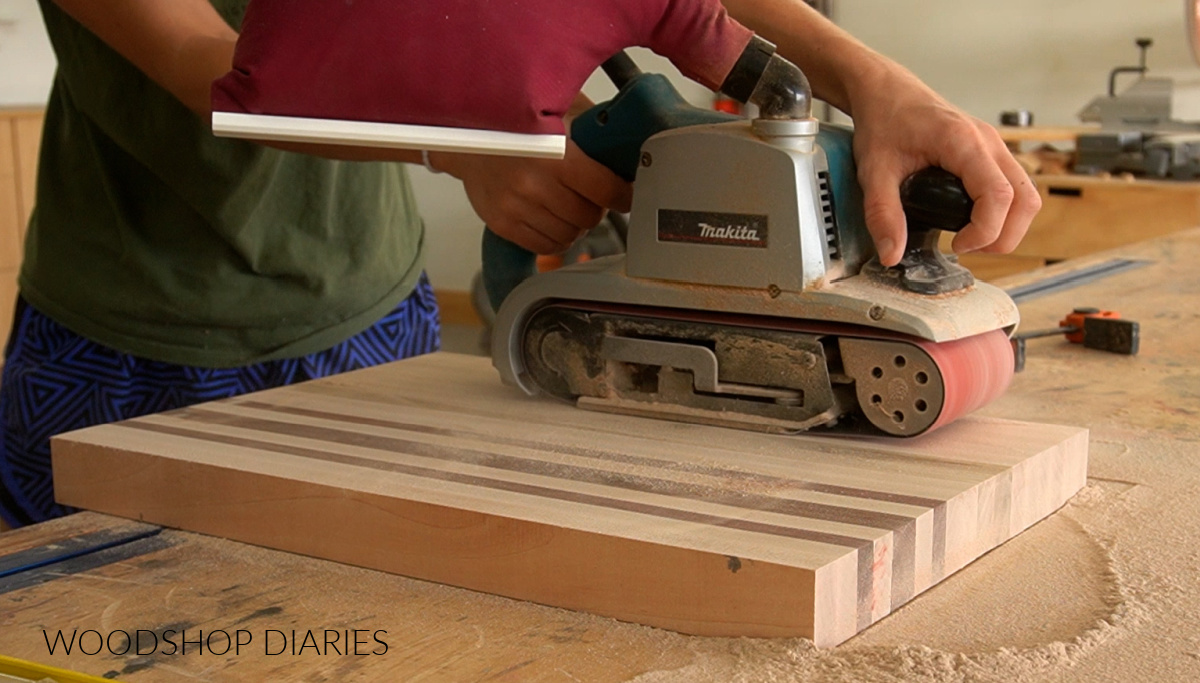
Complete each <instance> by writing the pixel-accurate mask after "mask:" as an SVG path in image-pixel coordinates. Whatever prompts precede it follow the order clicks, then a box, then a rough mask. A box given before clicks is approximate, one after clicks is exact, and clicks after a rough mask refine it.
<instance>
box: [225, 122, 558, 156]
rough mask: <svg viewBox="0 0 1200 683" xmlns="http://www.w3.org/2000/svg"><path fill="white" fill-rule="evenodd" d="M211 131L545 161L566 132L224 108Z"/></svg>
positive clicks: (277, 139)
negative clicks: (225, 109)
mask: <svg viewBox="0 0 1200 683" xmlns="http://www.w3.org/2000/svg"><path fill="white" fill-rule="evenodd" d="M212 129H213V134H214V135H216V136H218V137H231V138H247V139H252V140H273V141H278V142H312V143H323V144H330V145H352V146H358V147H387V148H392V149H416V150H428V151H431V152H463V153H473V154H500V155H506V156H526V157H540V158H546V159H561V158H562V157H563V155H564V154H565V153H566V149H567V138H566V136H565V135H534V134H529V133H508V132H503V131H495V130H482V129H477V128H450V127H444V126H418V125H412V124H407V123H377V122H373V121H351V120H345V119H313V118H304V117H299V116H268V115H265V114H242V113H234V112H220V111H218V112H213V115H212Z"/></svg>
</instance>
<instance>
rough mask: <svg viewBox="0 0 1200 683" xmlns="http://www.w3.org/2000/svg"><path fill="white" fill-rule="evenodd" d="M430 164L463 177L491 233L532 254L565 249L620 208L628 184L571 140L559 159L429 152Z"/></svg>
mask: <svg viewBox="0 0 1200 683" xmlns="http://www.w3.org/2000/svg"><path fill="white" fill-rule="evenodd" d="M429 160H430V164H431V165H432V166H433V167H434V168H436V169H437V170H439V171H444V172H446V173H449V174H450V175H452V176H454V177H456V178H458V179H459V180H461V181H462V182H463V187H464V188H465V189H466V191H467V198H468V199H469V200H470V201H471V207H472V208H474V209H475V213H477V214H478V215H479V217H480V218H482V219H483V220H484V222H485V223H486V224H487V226H488V227H489V228H491V229H492V231H493V232H495V233H496V234H497V235H500V236H501V237H503V238H505V239H507V240H508V241H510V242H513V243H515V244H517V245H520V246H522V247H525V248H526V249H528V250H530V251H532V252H535V253H538V254H557V253H562V252H564V251H566V250H567V248H568V247H570V246H571V244H573V243H574V242H575V240H577V239H579V238H580V237H581V236H582V235H583V234H584V233H586V232H587V231H588V230H591V229H592V228H594V227H596V225H597V224H598V223H599V222H600V219H601V218H603V217H604V212H605V210H606V209H613V210H615V211H621V212H626V211H629V205H630V202H631V201H632V198H633V186H632V185H630V184H629V183H627V182H625V181H624V180H622V179H621V178H620V177H619V176H617V175H616V174H615V173H613V172H612V171H610V170H609V169H608V168H607V167H605V166H604V165H602V164H600V163H599V162H597V161H595V160H593V159H591V158H590V157H588V156H587V155H586V154H584V153H583V150H581V149H579V147H577V146H576V145H575V143H573V142H569V141H568V142H567V153H566V156H565V157H564V158H563V159H561V160H554V159H524V158H516V157H502V156H488V155H475V154H451V153H440V152H433V153H431V154H430V155H429Z"/></svg>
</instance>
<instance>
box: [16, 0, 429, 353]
mask: <svg viewBox="0 0 1200 683" xmlns="http://www.w3.org/2000/svg"><path fill="white" fill-rule="evenodd" d="M247 1H248V0H212V3H213V6H214V7H216V8H217V10H218V11H219V12H220V13H221V15H222V16H223V17H224V19H225V20H226V21H227V22H228V23H229V24H230V26H233V27H235V28H236V27H237V26H239V25H240V23H241V18H242V13H243V10H244V7H245V4H246V3H247ZM40 3H41V8H42V14H43V17H44V19H45V23H46V27H47V30H48V32H49V35H50V39H51V42H52V44H53V46H54V50H55V53H56V54H57V56H58V62H59V66H58V72H57V74H56V76H55V80H54V86H53V91H52V93H51V95H50V101H49V103H48V105H47V111H46V122H45V132H44V134H43V139H42V148H41V160H40V166H39V169H38V188H37V206H36V209H35V210H34V214H33V217H32V218H31V220H30V224H29V230H28V233H27V242H26V247H25V260H24V263H23V265H22V267H21V273H20V279H19V286H20V288H21V291H22V294H23V295H24V296H25V298H26V299H27V300H28V301H29V302H30V303H31V304H32V305H33V306H35V307H36V308H38V309H39V310H41V311H43V312H44V313H46V314H47V315H49V316H51V317H52V318H54V319H55V320H57V321H58V322H60V323H61V324H63V325H65V326H67V327H68V328H70V329H72V330H73V331H75V332H76V333H78V334H80V335H83V336H85V337H88V338H90V339H92V340H94V341H97V342H100V343H102V344H104V345H106V346H109V347H112V348H115V349H117V350H119V351H123V352H126V353H131V354H134V355H138V356H142V357H146V358H151V359H155V360H162V361H166V362H171V363H179V364H185V365H199V366H207V367H230V366H237V365H245V364H250V363H254V362H259V361H263V360H270V359H274V358H284V357H293V356H300V355H305V354H308V353H313V352H316V351H320V350H322V349H325V348H328V347H330V346H333V345H334V344H337V343H338V342H340V341H342V340H344V339H347V338H349V337H351V336H353V335H355V334H357V333H359V332H361V331H362V330H365V329H366V328H367V327H369V326H370V325H371V324H372V323H374V322H375V321H377V320H378V319H379V318H381V317H383V315H385V314H386V313H387V312H388V311H389V310H391V309H392V308H393V307H395V306H396V305H397V304H398V303H399V302H400V301H401V300H402V299H403V298H404V297H406V296H407V295H408V294H409V293H410V292H411V291H412V289H413V287H414V286H415V284H416V282H417V280H418V278H419V277H420V274H421V269H422V256H423V248H422V245H423V229H422V226H421V221H420V218H419V216H418V215H417V213H416V208H415V207H416V205H415V202H414V200H413V197H412V190H411V188H410V186H409V183H408V177H407V175H406V174H405V171H404V167H403V165H402V164H382V163H359V162H334V161H327V160H322V159H318V158H316V157H311V156H306V155H301V154H292V153H287V152H281V151H278V150H272V149H268V148H265V147H262V146H259V145H255V144H252V143H248V142H244V141H238V140H230V139H221V138H216V137H213V135H212V134H211V132H210V131H209V130H208V128H207V126H206V124H205V122H203V121H202V120H201V119H200V118H199V117H197V116H196V115H195V114H193V113H192V112H191V111H189V110H188V109H187V108H186V107H184V105H183V104H182V103H180V102H179V101H178V100H176V99H175V98H173V97H172V96H171V95H170V94H169V93H167V92H166V91H165V90H163V89H162V88H160V87H158V86H157V85H155V84H154V83H153V82H152V81H150V80H149V79H148V78H147V77H146V76H145V75H144V74H142V73H141V72H140V71H138V70H137V69H136V68H135V67H134V66H133V65H132V64H130V63H129V62H128V61H126V60H125V59H123V58H122V57H121V56H120V55H118V54H117V53H116V52H114V51H113V50H112V49H110V48H109V47H108V46H107V45H105V44H104V43H103V42H102V41H100V40H99V39H98V38H97V37H96V36H95V35H93V34H92V33H91V32H89V31H88V30H87V29H85V28H83V27H82V26H81V25H80V24H79V23H77V22H76V21H74V20H73V19H71V18H70V17H69V16H67V15H66V14H65V13H64V12H63V11H62V10H60V9H59V8H58V7H57V6H56V5H54V3H53V2H51V1H50V0H40Z"/></svg>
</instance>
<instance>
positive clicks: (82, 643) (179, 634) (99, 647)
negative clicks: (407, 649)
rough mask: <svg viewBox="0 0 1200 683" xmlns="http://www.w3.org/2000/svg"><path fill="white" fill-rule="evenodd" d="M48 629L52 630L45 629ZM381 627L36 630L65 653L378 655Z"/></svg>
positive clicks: (50, 645) (50, 648) (383, 648)
mask: <svg viewBox="0 0 1200 683" xmlns="http://www.w3.org/2000/svg"><path fill="white" fill-rule="evenodd" d="M51 633H53V634H54V635H53V636H52V635H50V634H51ZM385 635H387V631H383V630H376V631H372V630H370V629H341V630H338V629H324V630H312V629H308V630H306V631H297V630H295V629H291V630H289V631H282V630H280V629H274V628H268V629H263V630H262V632H261V633H256V632H251V631H249V630H247V629H241V628H239V629H236V630H234V631H233V632H232V636H231V634H230V632H229V631H225V630H223V629H213V630H210V631H204V630H198V631H191V632H189V631H188V630H187V629H184V630H179V631H177V630H175V629H166V630H163V631H157V632H156V631H150V630H147V629H141V628H140V629H136V630H134V631H132V632H130V631H125V630H122V629H117V630H115V631H109V632H107V633H101V632H100V631H97V630H95V629H87V630H84V631H80V630H79V629H74V630H72V631H69V632H67V631H62V630H58V631H46V630H43V631H42V636H43V637H44V638H45V639H46V649H47V650H48V651H49V653H50V654H51V655H53V654H56V653H58V652H62V653H64V654H68V655H69V654H71V653H72V652H74V651H79V652H82V653H83V654H85V655H97V654H100V653H101V652H108V653H109V654H111V655H116V656H118V657H120V656H123V655H136V656H146V655H152V654H160V655H168V656H170V655H186V654H193V653H194V654H201V655H203V654H211V655H225V654H234V655H240V654H242V653H249V652H251V650H252V649H253V651H254V652H255V653H258V652H261V653H263V654H266V655H271V656H274V655H302V654H317V655H382V654H387V651H388V645H387V643H386V642H384V640H383V636H385Z"/></svg>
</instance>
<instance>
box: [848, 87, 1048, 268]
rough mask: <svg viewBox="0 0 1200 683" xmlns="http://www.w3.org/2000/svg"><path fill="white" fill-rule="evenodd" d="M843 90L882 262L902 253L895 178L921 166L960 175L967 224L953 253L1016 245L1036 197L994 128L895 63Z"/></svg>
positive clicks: (902, 220)
mask: <svg viewBox="0 0 1200 683" xmlns="http://www.w3.org/2000/svg"><path fill="white" fill-rule="evenodd" d="M848 91H849V94H850V104H851V108H852V112H851V113H852V116H853V118H854V156H855V159H856V161H857V163H858V179H859V183H860V184H861V185H862V188H863V194H864V197H865V206H864V209H865V218H866V221H867V229H868V230H869V231H870V232H871V236H872V238H873V239H874V241H875V246H876V249H877V250H878V251H879V258H880V261H881V262H882V263H883V264H884V265H889V266H890V265H895V264H896V263H898V262H899V261H900V258H901V256H903V254H904V245H905V239H906V237H907V232H906V222H905V217H904V212H903V209H901V207H900V183H901V181H903V180H904V178H906V177H907V176H909V175H910V174H912V173H914V172H916V171H919V170H921V169H922V168H925V167H926V166H941V167H942V168H944V169H946V170H947V171H950V172H951V173H953V174H955V175H956V176H958V177H960V178H961V179H962V181H963V185H964V187H966V190H967V194H969V195H970V196H971V198H972V199H974V200H975V208H974V210H973V211H972V213H971V223H970V225H968V226H967V227H965V228H964V229H963V230H962V231H961V232H959V233H958V235H956V236H955V238H954V241H953V243H952V246H953V248H954V251H955V252H957V253H960V254H961V253H966V252H971V251H982V252H986V253H1006V252H1009V251H1012V250H1013V248H1014V247H1016V246H1017V244H1018V243H1019V242H1020V241H1021V238H1022V237H1024V235H1025V231H1026V230H1028V229H1029V224H1030V222H1031V221H1032V220H1033V217H1034V215H1035V214H1037V212H1038V210H1039V209H1040V208H1041V206H1042V200H1041V197H1040V196H1039V195H1038V192H1037V189H1036V187H1035V186H1034V184H1033V181H1032V180H1030V178H1029V176H1028V175H1027V174H1026V173H1025V170H1024V169H1022V168H1021V166H1020V164H1018V163H1017V161H1016V159H1014V158H1013V156H1012V154H1011V153H1010V152H1009V151H1008V148H1007V147H1006V146H1005V144H1004V141H1003V140H1001V138H1000V134H999V133H998V132H997V131H996V129H995V128H993V127H991V126H989V125H988V124H986V123H984V122H983V121H980V120H979V119H976V118H973V117H971V116H969V115H967V114H966V113H964V112H963V111H961V110H959V109H958V108H956V107H954V106H953V105H951V104H950V103H949V102H947V101H946V100H944V99H942V98H941V97H940V96H938V95H937V94H936V93H934V92H933V91H932V90H930V89H929V88H928V87H927V86H925V85H924V84H923V83H921V82H920V81H919V80H918V79H917V78H916V77H915V76H913V75H912V74H911V73H909V72H908V71H906V70H904V69H902V68H900V67H898V66H895V65H890V66H889V67H888V68H886V69H883V70H881V71H880V72H878V73H875V74H873V75H871V76H866V77H864V78H862V79H861V80H860V81H858V82H857V83H855V84H854V86H853V87H849V88H848Z"/></svg>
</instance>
